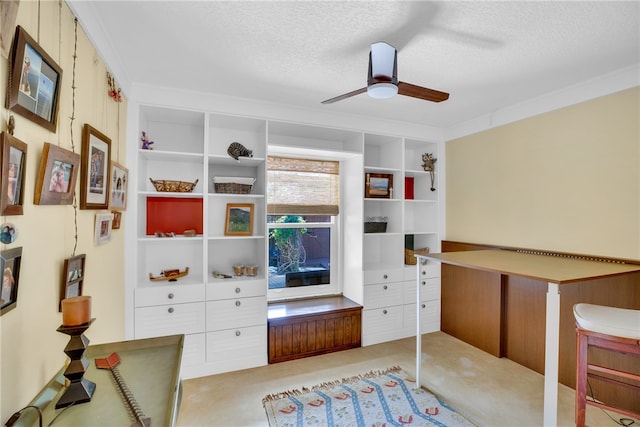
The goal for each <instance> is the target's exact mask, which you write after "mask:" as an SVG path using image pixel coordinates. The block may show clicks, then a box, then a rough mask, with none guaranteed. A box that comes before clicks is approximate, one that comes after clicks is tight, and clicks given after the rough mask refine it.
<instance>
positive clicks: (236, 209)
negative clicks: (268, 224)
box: [224, 203, 254, 236]
mask: <svg viewBox="0 0 640 427" xmlns="http://www.w3.org/2000/svg"><path fill="white" fill-rule="evenodd" d="M253 211H254V205H253V203H227V215H226V219H225V226H224V235H225V236H252V235H253Z"/></svg>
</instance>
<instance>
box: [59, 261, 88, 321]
mask: <svg viewBox="0 0 640 427" xmlns="http://www.w3.org/2000/svg"><path fill="white" fill-rule="evenodd" d="M85 259H86V255H85V254H82V255H77V256H74V257H71V258H67V259H65V260H64V270H63V271H62V289H61V291H60V302H59V303H58V311H61V309H62V300H63V299H65V298H71V297H78V296H80V295H82V284H83V282H84V263H85Z"/></svg>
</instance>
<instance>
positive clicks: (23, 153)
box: [0, 132, 27, 215]
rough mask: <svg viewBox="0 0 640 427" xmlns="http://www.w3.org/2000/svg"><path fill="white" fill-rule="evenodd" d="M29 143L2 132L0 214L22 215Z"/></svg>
mask: <svg viewBox="0 0 640 427" xmlns="http://www.w3.org/2000/svg"><path fill="white" fill-rule="evenodd" d="M26 160H27V144H25V143H24V142H22V141H20V140H19V139H18V138H14V137H13V136H12V135H10V134H9V133H8V132H2V181H0V182H2V183H3V184H2V187H1V188H0V215H22V205H23V200H24V191H23V188H22V184H23V183H24V176H25V166H26V164H27V161H26Z"/></svg>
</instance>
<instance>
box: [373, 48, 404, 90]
mask: <svg viewBox="0 0 640 427" xmlns="http://www.w3.org/2000/svg"><path fill="white" fill-rule="evenodd" d="M367 93H368V94H369V96H371V97H373V98H391V97H392V96H395V95H396V94H397V93H398V51H397V50H396V48H395V47H393V46H391V45H390V44H387V43H385V42H378V43H373V44H372V45H371V51H370V52H369V74H368V76H367Z"/></svg>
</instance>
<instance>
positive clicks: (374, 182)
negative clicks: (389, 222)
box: [364, 173, 393, 199]
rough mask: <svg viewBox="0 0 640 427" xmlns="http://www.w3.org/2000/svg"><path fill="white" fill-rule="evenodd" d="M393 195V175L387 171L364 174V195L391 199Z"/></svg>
mask: <svg viewBox="0 0 640 427" xmlns="http://www.w3.org/2000/svg"><path fill="white" fill-rule="evenodd" d="M392 195H393V175H392V174H386V173H365V174H364V197H366V198H379V199H391V198H392Z"/></svg>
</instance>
